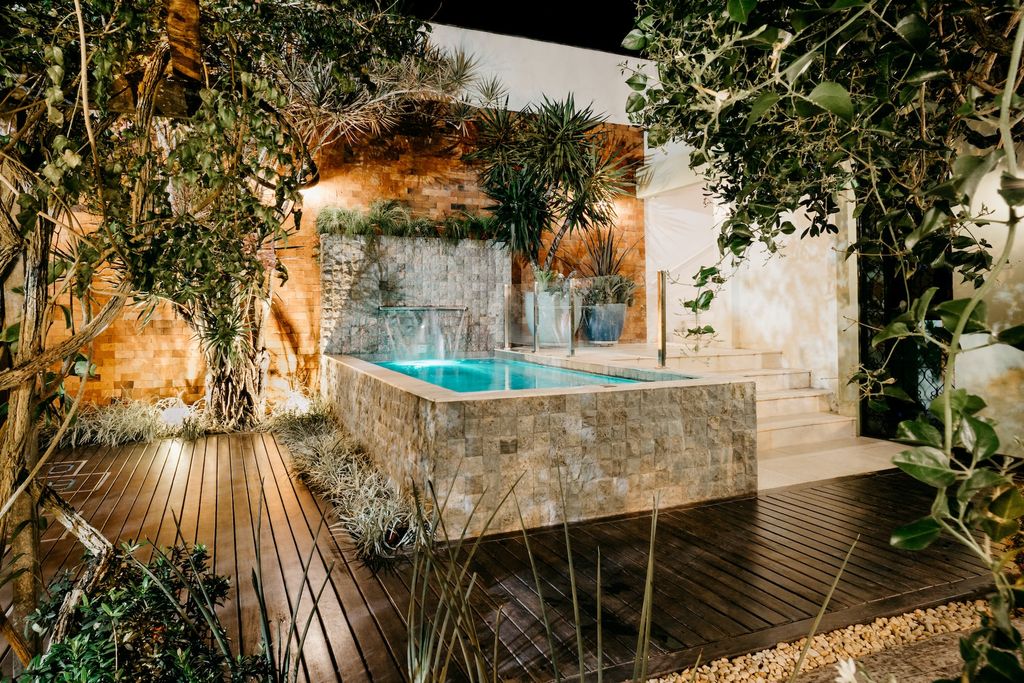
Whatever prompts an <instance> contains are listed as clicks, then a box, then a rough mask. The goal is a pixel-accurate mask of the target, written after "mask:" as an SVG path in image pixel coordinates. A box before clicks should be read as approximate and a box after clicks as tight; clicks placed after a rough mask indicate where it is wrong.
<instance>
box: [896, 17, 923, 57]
mask: <svg viewBox="0 0 1024 683" xmlns="http://www.w3.org/2000/svg"><path fill="white" fill-rule="evenodd" d="M896 33H898V34H899V35H900V37H901V38H903V40H905V41H907V42H908V43H910V45H911V46H913V47H914V49H916V50H921V49H923V48H925V47H927V46H928V38H929V30H928V22H926V21H925V20H924V19H922V18H921V15H920V14H908V15H907V16H905V17H903V18H902V19H900V20H899V23H897V24H896Z"/></svg>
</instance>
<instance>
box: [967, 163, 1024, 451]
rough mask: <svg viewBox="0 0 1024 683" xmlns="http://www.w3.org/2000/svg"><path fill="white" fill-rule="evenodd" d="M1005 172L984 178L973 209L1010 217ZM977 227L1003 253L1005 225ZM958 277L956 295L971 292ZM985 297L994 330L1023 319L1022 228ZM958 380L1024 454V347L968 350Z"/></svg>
mask: <svg viewBox="0 0 1024 683" xmlns="http://www.w3.org/2000/svg"><path fill="white" fill-rule="evenodd" d="M1000 173H1001V171H997V172H994V173H991V174H989V175H988V176H986V177H985V178H983V179H982V182H981V183H980V184H979V186H978V192H977V196H976V205H975V206H974V210H975V211H976V212H977V211H979V210H980V209H982V207H983V206H984V207H985V208H987V209H989V210H991V211H992V212H993V213H992V214H991V217H992V218H994V219H997V220H998V219H1002V220H1005V219H1006V218H1007V215H1008V213H1009V212H1008V209H1007V207H1006V203H1005V202H1003V201H1002V199H1001V198H1000V197H999V193H998V188H999V175H1000ZM974 233H975V236H976V237H983V238H985V239H986V240H988V241H989V242H990V243H991V244H992V251H993V253H997V254H998V253H999V252H1001V251H1002V250H1003V248H1004V247H1005V245H1006V226H1004V225H988V226H983V227H980V228H977V229H976V230H975V231H974ZM959 280H960V278H955V279H954V281H953V293H954V296H956V297H957V298H963V297H968V296H971V294H972V293H973V289H974V288H973V286H972V285H970V284H965V283H962V282H960V281H959ZM986 303H987V304H988V314H989V324H990V325H991V327H992V329H993V330H994V331H996V332H999V331H1000V330H1003V329H1005V328H1007V327H1010V326H1012V325H1015V324H1016V325H1020V324H1022V323H1024V234H1022V233H1021V232H1020V231H1019V230H1018V235H1017V238H1016V240H1015V241H1014V248H1013V251H1012V253H1011V255H1010V267H1009V269H1007V270H1004V271H1003V273H1002V274H1001V275H1000V277H999V279H998V284H997V285H996V286H995V287H994V289H993V290H992V292H991V293H990V295H989V297H988V300H987V302H986ZM984 341H985V339H984V338H981V339H979V338H977V335H975V338H974V339H969V340H966V341H965V342H964V346H965V347H966V346H977V345H978V344H981V343H984ZM956 385H957V387H959V388H961V389H966V390H967V391H969V392H971V393H974V394H978V395H980V396H982V397H983V398H984V399H985V401H987V402H988V408H986V409H985V411H984V413H983V414H985V415H987V416H988V417H991V418H992V419H994V420H996V422H997V423H998V424H997V426H996V432H997V433H998V434H999V439H1000V441H1002V446H1003V450H1004V451H1006V452H1013V453H1016V454H1019V455H1024V446H1022V445H1021V444H1018V443H1016V441H1015V439H1016V438H1020V439H1024V351H1018V350H1017V349H1014V348H1013V347H1010V346H1003V345H1000V346H992V347H988V348H981V349H977V350H973V351H968V352H966V353H964V354H963V355H961V356H960V357H959V359H958V360H957V366H956Z"/></svg>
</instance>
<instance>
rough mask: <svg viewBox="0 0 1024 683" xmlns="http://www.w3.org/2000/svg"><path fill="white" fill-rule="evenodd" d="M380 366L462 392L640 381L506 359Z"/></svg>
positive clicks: (426, 361) (409, 362)
mask: <svg viewBox="0 0 1024 683" xmlns="http://www.w3.org/2000/svg"><path fill="white" fill-rule="evenodd" d="M377 365H380V366H381V367H384V368H387V369H389V370H394V371H395V372H400V373H402V374H403V375H408V376H409V377H414V378H416V379H418V380H422V381H424V382H429V383H430V384H434V385H436V386H439V387H444V388H445V389H449V390H451V391H457V392H459V393H470V392H476V391H509V390H518V389H563V388H567V387H586V386H609V385H613V384H634V383H636V382H638V381H640V380H635V379H629V378H626V377H612V376H611V375H601V374H597V373H593V372H585V371H583V370H570V369H567V368H556V367H550V366H547V365H538V364H536V363H524V362H522V361H517V360H510V359H505V358H463V359H457V360H421V361H382V362H378V363H377Z"/></svg>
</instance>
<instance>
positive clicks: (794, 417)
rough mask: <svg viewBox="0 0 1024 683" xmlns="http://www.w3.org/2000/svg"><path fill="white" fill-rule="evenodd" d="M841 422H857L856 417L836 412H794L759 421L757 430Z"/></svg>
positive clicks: (764, 430)
mask: <svg viewBox="0 0 1024 683" xmlns="http://www.w3.org/2000/svg"><path fill="white" fill-rule="evenodd" d="M840 422H856V418H854V417H847V416H846V415H836V414H835V413H792V414H789V415H775V416H772V417H766V418H763V419H760V420H758V421H757V431H759V432H766V431H770V430H774V429H790V428H793V427H804V426H808V425H823V424H835V423H840Z"/></svg>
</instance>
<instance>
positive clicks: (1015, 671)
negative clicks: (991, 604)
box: [975, 610, 1024, 683]
mask: <svg viewBox="0 0 1024 683" xmlns="http://www.w3.org/2000/svg"><path fill="white" fill-rule="evenodd" d="M1001 611H1002V613H1004V614H1005V613H1007V612H1008V610H1001ZM1010 628H1013V626H1010ZM985 659H986V661H987V662H988V665H987V666H985V667H984V668H982V669H981V671H979V672H978V673H977V675H976V678H975V680H978V681H993V680H999V679H1002V680H1004V681H1008V682H1011V683H1018V682H1019V681H1022V680H1024V669H1022V668H1021V664H1020V660H1019V659H1018V658H1017V654H1016V653H1015V652H1007V651H1005V650H998V649H996V648H989V649H988V650H987V651H986V652H985Z"/></svg>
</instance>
